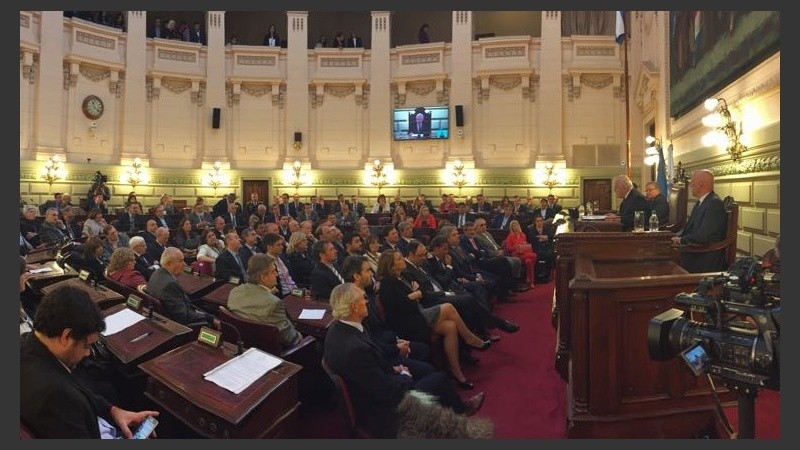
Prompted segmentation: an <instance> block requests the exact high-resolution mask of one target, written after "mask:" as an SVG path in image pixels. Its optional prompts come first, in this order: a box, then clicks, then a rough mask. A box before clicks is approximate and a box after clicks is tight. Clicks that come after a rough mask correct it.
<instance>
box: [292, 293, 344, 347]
mask: <svg viewBox="0 0 800 450" xmlns="http://www.w3.org/2000/svg"><path fill="white" fill-rule="evenodd" d="M283 304H284V305H285V306H286V315H288V316H289V320H291V321H292V323H293V324H294V327H295V328H296V329H297V331H299V332H300V333H302V334H304V335H311V336H314V337H315V338H317V339H325V334H326V333H327V331H328V325H330V324H331V322H333V316H332V315H331V305H330V303H324V302H318V301H314V300H309V299H307V298H305V297H297V296H294V295H287V296H286V297H284V298H283ZM303 309H324V310H325V316H323V317H322V319H319V320H309V319H299V317H300V313H301V312H303Z"/></svg>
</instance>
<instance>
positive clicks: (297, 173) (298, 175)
mask: <svg viewBox="0 0 800 450" xmlns="http://www.w3.org/2000/svg"><path fill="white" fill-rule="evenodd" d="M302 170H303V165H302V164H300V161H298V160H294V164H292V183H291V184H292V186H294V192H295V194H296V193H297V191H298V189H299V188H300V185H301V184H303V179H302Z"/></svg>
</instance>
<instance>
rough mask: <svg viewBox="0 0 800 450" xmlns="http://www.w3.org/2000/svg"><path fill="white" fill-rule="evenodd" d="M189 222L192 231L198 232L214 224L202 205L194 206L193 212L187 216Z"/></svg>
mask: <svg viewBox="0 0 800 450" xmlns="http://www.w3.org/2000/svg"><path fill="white" fill-rule="evenodd" d="M189 222H190V223H191V224H192V229H193V230H195V231H197V232H199V231H202V230H205V229H206V228H207V227H210V226H211V225H212V224H213V223H214V218H213V217H211V215H210V214H209V213H207V212H206V207H205V205H203V204H202V203H197V204H195V205H194V212H192V213H191V214H189Z"/></svg>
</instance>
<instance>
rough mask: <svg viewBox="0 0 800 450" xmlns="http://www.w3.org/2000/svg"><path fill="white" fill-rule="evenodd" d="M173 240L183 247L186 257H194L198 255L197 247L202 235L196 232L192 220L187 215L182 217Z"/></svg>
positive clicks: (180, 247)
mask: <svg viewBox="0 0 800 450" xmlns="http://www.w3.org/2000/svg"><path fill="white" fill-rule="evenodd" d="M172 241H173V242H174V243H175V246H176V247H178V248H179V249H181V251H182V252H183V254H184V255H185V256H186V258H188V259H194V258H195V257H196V256H197V248H198V247H200V236H199V235H198V234H197V233H195V231H194V228H193V227H192V222H191V221H190V220H189V219H188V218H187V217H184V218H183V219H181V222H180V224H178V230H177V231H176V232H175V236H174V237H173V238H172Z"/></svg>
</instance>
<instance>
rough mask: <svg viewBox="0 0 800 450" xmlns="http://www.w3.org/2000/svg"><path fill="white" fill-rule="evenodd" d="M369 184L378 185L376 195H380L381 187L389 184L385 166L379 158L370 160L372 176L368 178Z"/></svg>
mask: <svg viewBox="0 0 800 450" xmlns="http://www.w3.org/2000/svg"><path fill="white" fill-rule="evenodd" d="M370 184H372V185H373V186H377V187H378V195H381V189H382V188H383V187H384V186H386V185H387V184H389V180H388V179H387V177H386V170H385V167H384V166H383V163H382V162H381V160H380V159H376V160H375V161H372V176H371V178H370Z"/></svg>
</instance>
